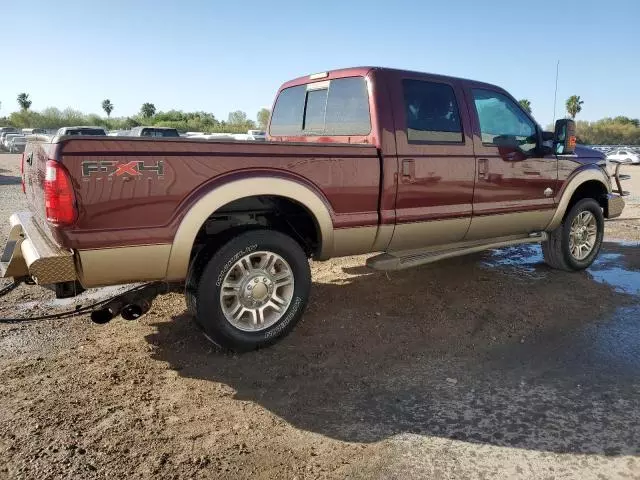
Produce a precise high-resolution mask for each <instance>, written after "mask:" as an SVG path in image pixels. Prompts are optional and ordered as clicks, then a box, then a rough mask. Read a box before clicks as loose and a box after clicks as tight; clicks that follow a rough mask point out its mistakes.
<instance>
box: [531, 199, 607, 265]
mask: <svg viewBox="0 0 640 480" xmlns="http://www.w3.org/2000/svg"><path fill="white" fill-rule="evenodd" d="M603 236H604V215H603V214H602V208H601V207H600V205H599V204H598V202H597V201H595V200H594V199H592V198H585V199H582V200H580V201H579V202H578V203H576V204H575V205H574V206H573V207H572V208H571V210H570V211H569V213H568V214H567V216H566V217H565V219H564V220H563V221H562V224H561V225H560V226H559V227H558V228H556V229H555V230H554V231H553V232H551V233H550V234H549V239H548V240H546V241H545V242H543V243H542V253H543V255H544V260H545V262H546V263H547V264H548V265H550V266H551V267H553V268H558V269H560V270H568V271H576V270H584V269H585V268H587V267H589V266H590V265H591V264H592V263H593V261H594V260H595V259H596V257H597V256H598V253H599V252H600V247H601V246H602V238H603Z"/></svg>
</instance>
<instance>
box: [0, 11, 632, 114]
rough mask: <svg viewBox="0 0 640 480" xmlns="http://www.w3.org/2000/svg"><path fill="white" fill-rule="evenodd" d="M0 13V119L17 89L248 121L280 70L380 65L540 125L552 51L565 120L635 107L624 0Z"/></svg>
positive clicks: (46, 102)
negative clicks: (568, 114) (477, 87)
mask: <svg viewBox="0 0 640 480" xmlns="http://www.w3.org/2000/svg"><path fill="white" fill-rule="evenodd" d="M377 5H380V6H377ZM0 15H1V17H0V21H1V24H2V47H1V51H2V53H3V55H2V62H1V63H0V102H2V109H1V110H0V116H2V115H7V114H8V113H9V112H10V111H13V110H16V109H17V103H16V101H15V98H16V96H17V94H18V93H20V92H27V93H29V94H30V96H31V98H32V100H33V105H32V108H33V109H35V110H41V109H43V108H45V107H48V106H56V107H59V108H65V107H72V108H75V109H78V110H82V111H84V112H87V113H88V112H95V113H102V111H101V109H100V103H101V101H102V100H103V99H104V98H109V99H111V101H112V102H113V103H114V104H115V111H114V113H113V115H115V116H122V115H132V114H134V113H136V112H137V111H138V110H139V108H140V105H141V104H142V103H143V102H152V103H154V104H155V105H156V107H157V108H158V109H159V110H167V109H171V108H177V109H182V110H188V111H189V110H204V111H209V112H213V113H214V114H215V115H216V116H217V117H218V118H221V119H226V117H227V114H228V112H229V111H231V110H236V109H240V110H244V111H246V112H247V114H248V115H249V117H251V118H254V117H255V114H256V112H257V111H258V109H259V108H260V107H262V106H270V105H271V103H272V100H273V96H274V94H275V92H276V90H277V88H278V86H279V85H280V84H281V83H283V82H284V81H286V80H288V79H290V78H293V77H297V76H300V75H306V74H309V73H313V72H318V71H324V70H328V69H333V68H339V67H347V66H356V65H380V66H390V67H399V68H407V69H413V70H420V71H427V72H433V73H441V74H447V75H454V76H463V77H467V78H473V79H477V80H482V81H486V82H490V83H496V84H498V85H500V86H502V87H504V88H506V89H507V90H509V91H510V92H511V93H512V94H513V95H514V96H515V97H516V98H525V97H526V98H529V99H530V100H531V103H532V107H533V114H534V116H535V117H536V119H537V120H538V121H539V122H540V123H541V124H542V125H543V126H546V125H547V124H548V123H550V122H551V120H552V117H553V93H554V82H555V69H556V61H557V59H558V58H559V59H560V81H559V89H558V115H559V116H562V115H563V113H564V101H565V100H566V98H567V97H568V96H570V95H572V94H577V95H580V96H581V97H582V99H583V100H584V102H585V103H584V107H583V111H582V113H580V114H579V116H578V119H585V120H596V119H598V118H601V117H604V116H614V115H627V116H630V117H640V94H639V92H638V86H639V85H640V1H638V0H607V1H606V2H604V1H590V0H581V1H573V0H566V1H564V0H563V1H557V0H555V1H546V0H541V1H531V2H522V1H516V0H511V1H505V0H492V1H486V2H482V1H477V0H457V1H447V2H436V1H434V0H431V1H420V0H415V1H407V0H394V1H393V2H382V1H381V0H379V2H377V3H374V1H371V0H369V1H361V0H351V1H349V0H342V1H333V0H325V1H322V2H303V1H300V0H298V1H278V0H274V1H271V2H257V1H252V0H244V1H242V2H231V1H220V0H210V1H204V0H203V1H197V0H192V1H190V0H180V1H175V0H173V1H171V0H166V1H162V0H139V1H135V2H134V1H120V0H116V1H114V0H112V1H103V2H86V0H84V1H76V0H65V1H57V2H54V1H51V0H30V1H29V2H26V3H24V2H17V1H13V2H7V5H3V7H2V9H0ZM9 52H12V53H13V55H10V54H9Z"/></svg>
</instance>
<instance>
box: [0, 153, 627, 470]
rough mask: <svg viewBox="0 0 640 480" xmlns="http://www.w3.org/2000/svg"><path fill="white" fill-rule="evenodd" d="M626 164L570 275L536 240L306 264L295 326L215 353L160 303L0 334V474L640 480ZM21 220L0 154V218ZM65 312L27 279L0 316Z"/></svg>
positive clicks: (177, 305)
mask: <svg viewBox="0 0 640 480" xmlns="http://www.w3.org/2000/svg"><path fill="white" fill-rule="evenodd" d="M627 170H628V173H630V174H632V175H635V178H634V179H633V180H632V181H629V182H626V183H627V185H626V186H625V187H626V188H627V189H629V190H631V191H632V192H634V196H632V197H631V198H630V199H629V201H630V202H631V204H630V206H629V208H627V210H626V211H625V214H624V217H623V218H621V219H616V220H614V221H610V222H607V233H606V244H605V246H604V248H603V252H602V254H601V256H600V258H599V260H598V261H597V262H596V264H594V266H592V267H591V268H590V269H589V270H588V271H586V272H582V273H574V274H569V273H564V272H558V271H554V270H551V269H548V268H547V267H546V266H545V265H544V264H542V261H541V254H540V249H539V247H538V246H534V245H527V246H522V247H516V248H509V249H502V250H496V251H493V252H486V253H483V254H480V255H474V256H470V257H465V258H459V259H454V260H451V261H447V262H443V263H440V264H434V265H431V266H425V267H422V268H417V269H414V270H409V271H405V272H394V273H390V274H385V273H380V272H374V271H371V270H368V269H366V268H365V267H364V266H363V264H364V257H351V258H346V259H339V260H334V261H329V262H322V263H320V262H319V263H314V264H313V265H312V271H313V282H314V285H313V288H312V298H311V301H310V305H309V308H308V310H307V313H306V314H305V316H304V319H303V321H302V322H301V323H300V324H299V325H298V326H297V328H296V329H295V330H294V332H293V333H292V334H291V335H290V336H289V337H288V338H286V339H285V340H284V341H282V342H281V343H279V344H278V345H276V346H274V347H272V348H269V349H266V350H262V351H258V352H253V353H249V354H244V355H228V354H223V353H220V352H218V351H216V350H215V349H214V348H212V346H211V345H210V344H209V343H208V342H207V341H206V340H205V339H204V338H203V337H202V336H201V335H200V334H199V332H198V330H197V328H196V327H195V326H194V324H193V322H192V321H191V320H190V319H189V318H188V317H187V315H186V314H185V304H184V300H183V298H182V296H181V295H178V294H169V295H165V296H163V297H161V298H159V299H157V300H156V301H155V302H154V304H153V308H152V310H151V311H150V312H149V313H148V314H147V315H145V316H144V317H142V318H141V319H140V320H138V321H133V322H126V321H124V320H122V319H116V320H114V321H112V322H111V323H109V324H107V325H103V326H99V325H94V324H92V323H91V322H90V320H89V319H88V317H87V316H86V315H81V316H77V317H75V318H72V319H67V320H48V321H38V322H25V323H12V324H0V478H12V479H13V478H16V479H17V478H20V479H23V478H24V479H36V478H37V479H59V478H69V479H76V478H78V479H93V478H100V479H115V478H127V479H129V478H157V479H170V478H176V479H178V478H198V479H205V478H210V479H218V478H234V479H235V478H259V479H274V478H283V479H307V478H309V479H311V478H336V479H337V478H361V479H377V478H379V479H411V478H428V479H454V478H455V479H457V478H469V479H471V478H474V479H475V478H477V479H494V478H496V479H497V478H536V479H564V478H576V479H609V478H626V479H629V478H640V375H639V374H638V368H639V367H640V248H639V247H640V168H632V167H629V168H628V169H627ZM636 172H637V173H636ZM20 208H24V202H23V198H22V194H21V192H20V185H19V166H18V159H17V156H15V155H6V154H5V155H0V219H6V218H8V215H9V214H10V213H11V212H12V211H15V210H17V209H20ZM6 227H7V226H6V225H5V224H2V225H0V241H1V243H2V245H3V244H4V238H5V236H6V233H7V228H6ZM107 294H108V292H106V293H105V292H88V294H85V295H84V297H83V299H81V301H84V302H89V301H91V300H92V299H94V298H98V297H99V296H100V295H103V296H104V295H107ZM68 306H69V305H68V304H65V302H60V301H57V302H56V301H53V295H52V294H51V293H50V292H48V291H46V290H43V289H41V288H38V287H29V286H24V285H23V286H21V287H19V288H18V289H17V290H15V291H13V292H11V293H10V294H9V295H7V296H5V297H3V298H0V317H10V316H17V315H35V314H37V313H41V312H45V313H51V312H55V311H58V310H59V309H65V308H68Z"/></svg>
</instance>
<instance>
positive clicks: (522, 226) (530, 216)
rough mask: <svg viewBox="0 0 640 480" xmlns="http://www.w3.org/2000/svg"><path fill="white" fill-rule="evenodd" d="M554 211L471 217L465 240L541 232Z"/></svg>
mask: <svg viewBox="0 0 640 480" xmlns="http://www.w3.org/2000/svg"><path fill="white" fill-rule="evenodd" d="M555 212H556V211H555V209H550V210H532V211H530V212H517V213H503V214H500V215H482V216H477V217H473V219H472V220H471V226H470V227H469V232H468V233H467V235H466V236H465V240H482V239H485V238H496V237H502V236H506V235H519V234H525V233H532V232H542V231H544V230H545V229H546V227H547V225H549V222H550V221H551V219H552V218H553V215H554V213H555Z"/></svg>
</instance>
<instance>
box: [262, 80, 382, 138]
mask: <svg viewBox="0 0 640 480" xmlns="http://www.w3.org/2000/svg"><path fill="white" fill-rule="evenodd" d="M370 132H371V116H370V113H369V94H368V89H367V83H366V80H365V79H364V77H347V78H337V79H335V80H330V81H325V82H316V83H310V84H308V85H299V86H296V87H290V88H286V89H284V90H282V91H281V92H280V94H279V95H278V98H277V100H276V103H275V105H274V107H273V113H272V114H271V124H270V126H269V134H270V135H271V136H302V135H314V136H323V135H327V136H328V135H335V136H339V135H345V136H346V135H368V134H369V133H370Z"/></svg>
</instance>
